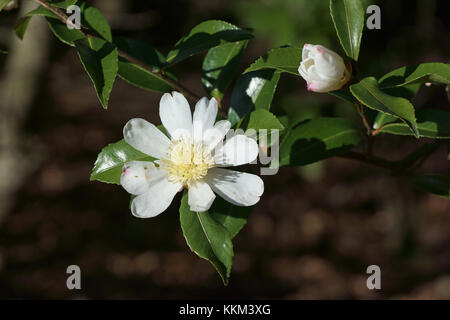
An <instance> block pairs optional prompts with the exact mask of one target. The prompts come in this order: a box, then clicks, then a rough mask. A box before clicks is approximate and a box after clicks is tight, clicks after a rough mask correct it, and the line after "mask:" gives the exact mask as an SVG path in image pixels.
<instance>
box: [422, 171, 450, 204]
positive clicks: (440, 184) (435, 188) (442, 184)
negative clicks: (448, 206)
mask: <svg viewBox="0 0 450 320" xmlns="http://www.w3.org/2000/svg"><path fill="white" fill-rule="evenodd" d="M414 184H415V185H416V186H417V187H419V188H420V189H422V190H424V191H426V192H429V193H432V194H435V195H438V196H440V197H442V198H444V199H450V178H449V177H444V176H440V175H425V176H421V177H417V178H415V179H414Z"/></svg>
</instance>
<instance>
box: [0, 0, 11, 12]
mask: <svg viewBox="0 0 450 320" xmlns="http://www.w3.org/2000/svg"><path fill="white" fill-rule="evenodd" d="M10 1H11V0H0V11H2V10H3V8H4V7H6V5H7V4H8V3H9V2H10Z"/></svg>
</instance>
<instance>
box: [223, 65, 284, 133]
mask: <svg viewBox="0 0 450 320" xmlns="http://www.w3.org/2000/svg"><path fill="white" fill-rule="evenodd" d="M279 79H280V73H279V72H278V71H275V70H259V71H253V72H249V73H246V74H244V75H242V76H241V77H240V78H239V79H238V81H237V83H236V85H235V87H234V89H233V93H232V95H231V102H230V108H229V109H228V120H229V121H230V122H231V124H233V125H234V124H236V123H238V122H239V120H241V119H242V118H243V117H244V116H245V115H246V114H247V113H248V112H250V111H251V110H255V109H256V110H258V109H265V110H269V109H270V106H271V104H272V100H273V96H274V94H275V89H276V87H277V84H278V80H279Z"/></svg>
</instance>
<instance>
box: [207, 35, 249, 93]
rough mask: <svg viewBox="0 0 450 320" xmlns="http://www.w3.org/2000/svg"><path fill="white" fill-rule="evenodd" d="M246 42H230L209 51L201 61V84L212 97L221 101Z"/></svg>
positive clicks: (235, 70)
mask: <svg viewBox="0 0 450 320" xmlns="http://www.w3.org/2000/svg"><path fill="white" fill-rule="evenodd" d="M246 46H247V41H239V42H232V43H227V44H223V45H220V46H217V47H215V48H212V49H209V51H208V53H207V54H206V56H205V59H204V60H203V65H202V83H203V86H204V87H205V89H206V91H207V92H208V93H209V95H210V96H212V97H217V98H219V100H222V98H223V96H224V93H225V90H226V89H227V88H228V86H229V85H230V83H231V81H232V80H233V77H234V75H235V74H236V72H237V69H238V68H239V63H240V61H241V57H242V53H243V52H244V49H245V47H246Z"/></svg>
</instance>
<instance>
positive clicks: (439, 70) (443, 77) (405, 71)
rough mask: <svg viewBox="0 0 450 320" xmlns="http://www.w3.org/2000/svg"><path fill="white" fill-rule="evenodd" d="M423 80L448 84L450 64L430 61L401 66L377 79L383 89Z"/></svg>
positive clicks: (449, 80)
mask: <svg viewBox="0 0 450 320" xmlns="http://www.w3.org/2000/svg"><path fill="white" fill-rule="evenodd" d="M425 82H434V83H443V84H447V85H448V84H450V65H448V64H446V63H438V62H431V63H422V64H418V65H414V66H407V67H401V68H398V69H395V70H394V71H391V72H389V73H388V74H386V75H384V76H383V77H382V78H381V79H380V80H379V83H380V88H383V89H385V88H392V87H403V86H407V85H411V84H415V83H419V84H421V83H425Z"/></svg>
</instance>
